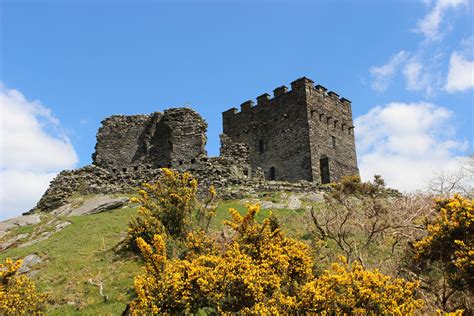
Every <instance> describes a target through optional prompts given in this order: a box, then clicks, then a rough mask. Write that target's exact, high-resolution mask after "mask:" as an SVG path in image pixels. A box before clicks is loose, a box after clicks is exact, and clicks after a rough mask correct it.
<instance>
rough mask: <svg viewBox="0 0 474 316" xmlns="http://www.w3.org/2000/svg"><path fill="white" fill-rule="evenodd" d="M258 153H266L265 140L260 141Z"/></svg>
mask: <svg viewBox="0 0 474 316" xmlns="http://www.w3.org/2000/svg"><path fill="white" fill-rule="evenodd" d="M258 152H259V153H261V154H263V153H264V152H265V144H264V143H263V140H259V141H258Z"/></svg>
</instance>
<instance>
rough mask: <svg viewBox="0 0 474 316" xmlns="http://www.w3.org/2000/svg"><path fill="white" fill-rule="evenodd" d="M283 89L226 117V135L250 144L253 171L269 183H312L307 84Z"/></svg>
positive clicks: (226, 114)
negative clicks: (300, 181)
mask: <svg viewBox="0 0 474 316" xmlns="http://www.w3.org/2000/svg"><path fill="white" fill-rule="evenodd" d="M291 88H292V90H291V91H288V89H287V87H285V86H283V87H280V88H277V89H275V90H274V97H273V98H272V99H270V96H269V95H268V94H263V95H261V96H259V97H258V98H257V105H256V106H253V102H252V101H247V102H245V103H243V104H242V105H241V106H240V107H241V111H240V112H238V111H237V109H235V108H233V109H230V110H228V111H226V112H224V113H223V124H224V133H225V134H226V135H228V136H229V137H230V138H232V140H234V141H235V142H243V143H246V144H248V146H249V148H250V161H251V165H252V168H253V169H256V168H261V169H262V170H263V171H264V173H265V177H266V178H267V179H268V180H274V179H276V180H288V181H297V180H307V181H312V171H311V156H310V148H309V128H308V118H307V115H308V114H307V108H306V96H305V95H306V92H305V85H304V81H302V80H297V81H294V82H293V83H292V84H291Z"/></svg>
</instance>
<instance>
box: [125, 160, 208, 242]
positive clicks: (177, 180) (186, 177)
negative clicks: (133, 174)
mask: <svg viewBox="0 0 474 316" xmlns="http://www.w3.org/2000/svg"><path fill="white" fill-rule="evenodd" d="M161 170H162V172H163V176H162V177H161V178H160V180H159V181H157V182H156V183H145V184H143V188H142V189H141V190H139V191H138V194H139V197H135V198H132V199H131V201H132V202H135V203H138V204H139V205H140V207H139V209H138V213H139V216H138V217H137V218H136V219H134V220H132V221H131V223H130V225H129V230H128V240H127V243H128V244H129V245H130V246H131V247H132V248H135V249H136V245H135V240H136V239H137V238H138V237H141V238H143V239H144V240H145V241H147V242H148V243H151V241H152V240H153V236H154V235H155V234H162V235H170V236H172V237H173V238H177V239H184V238H185V237H186V235H187V234H188V233H189V231H190V230H191V229H192V228H191V227H194V228H195V227H200V228H201V229H203V230H206V229H207V228H208V226H209V222H210V220H211V218H212V217H213V216H214V213H215V208H214V207H212V206H213V205H212V202H213V201H214V199H215V196H216V190H215V189H214V187H212V186H211V187H210V188H209V198H208V199H207V201H206V202H205V203H204V205H202V204H201V203H199V201H198V199H197V181H196V179H194V178H193V177H192V176H191V174H190V173H189V172H184V173H179V172H175V171H173V170H170V169H167V168H163V169H161Z"/></svg>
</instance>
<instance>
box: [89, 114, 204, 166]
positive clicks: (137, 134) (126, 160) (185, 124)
mask: <svg viewBox="0 0 474 316" xmlns="http://www.w3.org/2000/svg"><path fill="white" fill-rule="evenodd" d="M206 130H207V124H206V122H205V121H204V120H203V119H202V117H201V116H200V115H199V114H198V113H197V112H195V111H193V110H191V109H187V108H174V109H169V110H166V111H165V112H164V113H160V112H156V113H153V114H150V115H130V116H124V115H114V116H111V117H109V118H107V119H105V120H103V121H102V127H101V128H100V129H99V131H98V133H97V144H96V151H95V153H94V154H93V156H92V157H93V164H94V165H97V166H100V167H102V168H105V169H110V170H112V171H113V172H118V171H119V170H120V171H127V169H131V170H136V169H137V168H138V167H139V166H141V165H144V164H146V165H150V166H152V167H154V168H161V167H172V166H178V165H183V166H190V165H192V164H194V163H195V162H196V161H197V160H198V159H202V158H203V157H206V156H207V154H206V150H205V146H206Z"/></svg>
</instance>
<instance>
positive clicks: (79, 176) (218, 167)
mask: <svg viewBox="0 0 474 316" xmlns="http://www.w3.org/2000/svg"><path fill="white" fill-rule="evenodd" d="M222 139H225V142H223V143H222V146H221V148H222V150H223V155H221V156H220V157H213V158H209V159H207V158H206V159H202V160H199V161H196V162H195V163H193V164H192V165H191V166H185V165H181V166H179V165H178V166H177V167H176V168H173V169H176V170H179V171H189V172H191V174H192V175H193V176H194V177H196V178H197V179H198V181H199V183H200V186H199V189H200V190H201V191H200V193H202V194H205V193H206V192H207V189H208V188H209V186H210V185H214V186H215V187H216V188H218V189H219V190H223V191H224V190H225V188H228V187H231V186H242V188H244V187H245V188H248V187H249V186H253V185H256V184H258V183H259V182H260V181H263V177H262V176H261V174H260V173H259V172H258V170H257V171H255V172H251V168H250V163H249V162H250V160H249V157H248V153H249V150H248V147H247V145H245V144H238V143H234V142H232V141H231V140H230V139H229V138H226V137H225V136H222ZM161 174H162V171H161V169H159V168H154V167H152V166H150V165H149V164H143V165H140V166H135V167H133V168H124V169H118V170H116V169H107V168H102V167H100V166H96V165H90V166H85V167H83V168H80V169H76V170H68V171H62V172H61V173H59V174H58V175H57V176H56V177H55V178H54V179H53V181H51V183H50V186H49V188H48V190H47V191H46V192H45V194H44V195H43V196H42V197H41V199H40V201H39V202H38V204H37V205H36V207H35V208H34V209H33V210H31V211H30V212H34V211H38V210H41V211H45V212H50V211H52V210H54V209H56V208H58V207H60V206H62V205H65V204H66V203H68V199H69V198H70V197H71V196H73V195H88V194H111V193H134V192H136V191H137V190H138V189H139V188H140V187H141V185H142V184H143V183H145V182H155V181H158V180H159V177H160V176H161Z"/></svg>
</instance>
